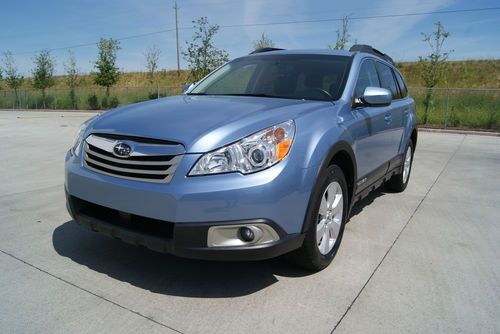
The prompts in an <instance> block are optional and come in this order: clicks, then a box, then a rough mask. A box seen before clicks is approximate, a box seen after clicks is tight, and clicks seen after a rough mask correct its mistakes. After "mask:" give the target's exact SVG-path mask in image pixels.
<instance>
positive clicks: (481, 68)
mask: <svg viewBox="0 0 500 334" xmlns="http://www.w3.org/2000/svg"><path fill="white" fill-rule="evenodd" d="M448 65H449V67H448V71H447V75H446V81H443V82H441V83H440V84H439V85H438V87H452V88H500V59H499V60H465V61H450V62H448ZM397 66H398V68H399V69H400V70H401V72H402V73H403V75H404V77H405V78H406V81H407V84H408V86H409V87H423V85H424V84H423V82H422V80H421V79H420V77H419V74H418V68H417V63H416V62H399V63H397ZM189 81H190V80H189V71H187V70H182V71H181V73H180V76H178V75H177V71H161V72H159V73H158V74H156V79H155V83H154V84H151V83H150V82H149V80H148V77H147V74H146V73H144V72H126V73H123V74H122V75H121V77H120V81H119V83H118V84H117V85H116V86H117V87H146V86H156V85H159V86H162V87H165V86H177V87H181V86H182V85H183V84H184V83H186V82H189ZM4 86H5V85H4ZM80 87H81V88H84V87H89V88H90V87H96V86H95V85H94V83H93V76H92V75H91V74H85V75H82V76H81V85H80ZM22 88H23V89H29V88H31V86H30V81H29V79H28V80H26V81H25V84H24V85H23V87H22ZM54 88H60V89H63V88H67V86H66V82H65V77H64V76H58V77H56V85H55V87H54Z"/></svg>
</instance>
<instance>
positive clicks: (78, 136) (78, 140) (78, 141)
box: [71, 114, 100, 156]
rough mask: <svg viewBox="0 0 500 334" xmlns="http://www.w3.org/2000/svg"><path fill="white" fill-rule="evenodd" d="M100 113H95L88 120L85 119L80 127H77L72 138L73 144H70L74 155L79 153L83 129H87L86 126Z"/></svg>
mask: <svg viewBox="0 0 500 334" xmlns="http://www.w3.org/2000/svg"><path fill="white" fill-rule="evenodd" d="M99 116H100V115H99V114H97V115H95V116H93V117H91V118H89V119H88V120H86V121H85V122H84V123H83V124H82V125H80V127H79V128H78V131H77V132H76V135H75V139H74V140H73V145H72V146H71V152H73V154H74V155H76V156H79V155H80V150H81V147H82V141H83V139H84V138H83V135H84V134H85V130H87V126H88V125H89V124H90V122H92V121H93V120H94V119H96V118H97V117H99Z"/></svg>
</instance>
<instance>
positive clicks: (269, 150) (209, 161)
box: [189, 120, 295, 175]
mask: <svg viewBox="0 0 500 334" xmlns="http://www.w3.org/2000/svg"><path fill="white" fill-rule="evenodd" d="M294 135H295V123H294V121H292V120H290V121H287V122H284V123H281V124H278V125H275V126H273V127H270V128H268V129H265V130H262V131H259V132H257V133H255V134H253V135H250V136H248V137H245V138H243V139H241V140H240V141H238V142H236V143H234V144H231V145H228V146H224V147H222V148H220V149H218V150H216V151H214V152H210V153H207V154H205V155H203V156H202V157H201V158H200V159H199V160H198V161H197V162H196V164H195V165H194V167H193V168H192V169H191V172H190V173H189V175H207V174H219V173H228V172H240V173H242V174H249V173H253V172H257V171H260V170H263V169H266V168H268V167H271V166H273V165H275V164H277V163H278V162H280V161H281V160H283V159H284V158H285V157H286V156H287V154H288V151H289V150H290V147H291V146H292V142H293V137H294Z"/></svg>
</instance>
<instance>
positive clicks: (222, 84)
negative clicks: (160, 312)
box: [65, 45, 417, 270]
mask: <svg viewBox="0 0 500 334" xmlns="http://www.w3.org/2000/svg"><path fill="white" fill-rule="evenodd" d="M416 144H417V129H416V116H415V103H414V100H413V99H412V98H411V97H410V95H409V93H408V89H407V87H406V85H405V82H404V80H403V77H402V75H401V73H400V72H399V71H398V69H397V68H396V67H395V65H394V62H393V61H392V59H391V58H390V57H389V56H387V55H385V54H384V53H382V52H380V51H378V50H376V49H374V48H372V47H370V46H367V45H355V46H353V47H352V48H351V49H350V50H349V51H331V50H320V51H318V50H294V51H290V50H288V51H287V50H281V49H261V50H258V51H255V52H253V53H252V54H250V55H247V56H244V57H241V58H237V59H235V60H232V61H230V62H228V63H227V64H225V65H223V66H221V67H219V68H218V69H216V70H215V71H213V72H212V73H210V74H209V75H207V76H206V77H205V78H204V79H202V80H200V81H199V82H198V83H196V84H194V85H191V86H190V87H189V89H188V90H187V91H186V92H185V93H184V94H182V95H180V96H172V97H167V98H163V99H158V100H155V101H148V102H143V103H138V104H133V105H128V106H124V107H120V108H117V109H114V110H111V111H108V112H105V113H103V114H101V115H100V116H96V117H94V118H92V119H89V120H88V121H87V122H85V123H84V124H83V125H82V126H81V127H80V129H79V130H78V133H77V135H76V138H75V141H74V143H73V145H72V147H71V149H70V150H69V152H68V153H67V156H66V165H65V166H66V168H65V191H66V197H67V208H68V211H69V213H70V214H71V216H72V217H73V219H74V221H76V222H77V223H78V224H80V225H83V226H86V227H88V228H90V229H91V230H93V231H96V232H99V233H102V234H105V235H108V236H111V237H114V238H118V239H121V240H123V241H125V242H128V243H131V244H135V245H142V246H145V247H148V248H150V249H152V250H155V251H159V252H164V253H170V254H173V255H177V256H181V257H188V258H197V259H212V260H238V261H239V260H261V259H267V258H272V257H277V256H280V255H284V254H286V257H287V258H289V259H291V260H292V261H294V262H295V263H297V264H298V265H301V266H302V267H305V268H309V269H312V270H321V269H323V268H325V267H326V266H328V265H329V264H330V262H331V261H332V259H333V258H334V256H335V254H336V253H337V250H338V248H339V246H340V242H341V239H342V235H343V233H344V226H345V224H346V221H347V220H348V218H349V214H350V210H351V208H352V206H353V204H354V203H355V202H356V201H358V200H360V199H361V198H363V197H365V196H366V195H367V194H368V193H369V192H371V191H372V190H374V189H376V188H377V187H379V186H381V185H383V184H385V185H386V187H387V189H389V190H392V191H395V192H401V191H403V190H404V189H405V188H406V186H407V184H408V180H409V177H410V172H411V166H412V160H413V153H414V151H415V147H416Z"/></svg>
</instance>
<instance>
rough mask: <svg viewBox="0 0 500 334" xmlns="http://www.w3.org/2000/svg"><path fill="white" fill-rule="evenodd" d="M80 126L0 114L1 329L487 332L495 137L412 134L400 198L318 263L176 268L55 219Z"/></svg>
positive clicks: (494, 255)
mask: <svg viewBox="0 0 500 334" xmlns="http://www.w3.org/2000/svg"><path fill="white" fill-rule="evenodd" d="M90 115H91V114H90V113H55V112H51V113H34V112H12V111H0V273H1V274H0V331H2V332H6V333H12V332H14V333H31V332H53V333H62V332H84V333H87V332H89V333H90V332H92V333H95V332H102V333H112V332H163V333H176V332H181V333H221V332H231V333H248V332H252V333H284V332H288V333H303V332H307V333H329V332H331V331H333V330H335V332H339V333H344V332H345V333H358V332H377V333H390V332H419V333H422V332H500V324H499V322H498V319H500V306H499V304H500V303H499V300H500V258H499V256H498V254H500V242H498V240H499V238H500V227H499V226H500V225H499V224H498V221H499V218H498V216H499V213H500V168H499V167H500V138H498V137H481V136H465V135H454V134H436V133H421V134H420V136H419V142H418V146H417V151H416V155H415V163H414V168H413V171H412V175H411V180H410V185H409V186H408V188H407V189H406V191H405V192H404V193H402V194H391V193H385V192H384V191H383V190H379V191H376V192H374V193H373V194H372V195H370V196H369V197H368V198H367V199H365V200H363V201H362V202H360V203H358V205H356V207H355V208H354V210H353V216H352V218H351V220H350V222H349V223H348V225H347V226H346V232H345V235H344V239H343V242H342V246H341V248H340V250H339V253H338V255H337V257H336V258H335V260H334V262H333V263H332V265H331V266H330V267H329V268H327V269H325V270H323V271H322V272H319V273H316V274H310V273H308V272H304V271H302V270H299V269H297V268H294V267H292V266H290V265H288V264H287V263H285V262H284V261H282V260H280V259H274V260H270V261H263V262H255V263H254V262H250V263H218V262H203V261H194V260H185V259H179V258H174V257H171V256H167V255H162V254H157V253H154V252H151V251H148V250H146V249H143V248H138V247H133V246H129V245H127V244H124V243H122V242H120V241H117V240H113V239H109V238H106V237H104V236H100V235H98V234H95V233H92V232H88V231H87V230H85V229H83V228H81V227H79V226H77V225H76V224H75V223H74V222H72V221H71V218H70V217H69V215H68V214H67V213H66V209H65V204H64V191H63V182H64V181H63V180H64V176H63V160H64V154H65V152H66V150H67V149H68V147H69V146H70V145H71V142H72V140H73V135H74V133H75V132H76V129H77V127H78V125H79V124H80V123H82V122H83V121H84V120H85V119H86V118H87V117H89V116H90Z"/></svg>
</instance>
